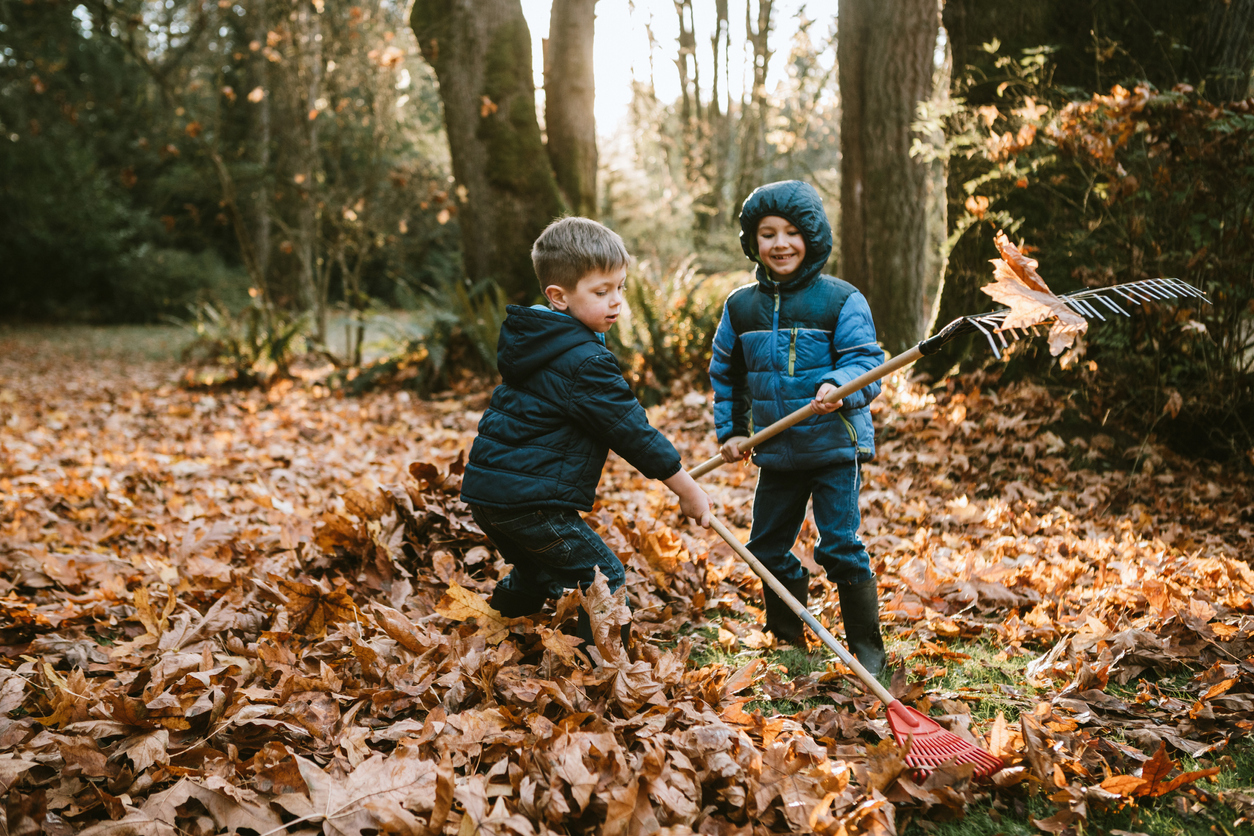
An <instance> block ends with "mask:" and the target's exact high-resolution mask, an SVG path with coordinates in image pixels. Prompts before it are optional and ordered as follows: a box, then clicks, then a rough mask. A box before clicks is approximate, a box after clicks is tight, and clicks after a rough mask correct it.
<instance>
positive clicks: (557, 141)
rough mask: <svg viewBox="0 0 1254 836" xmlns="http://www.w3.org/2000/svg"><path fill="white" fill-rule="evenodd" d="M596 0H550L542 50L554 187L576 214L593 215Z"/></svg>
mask: <svg viewBox="0 0 1254 836" xmlns="http://www.w3.org/2000/svg"><path fill="white" fill-rule="evenodd" d="M595 7H596V0H553V9H552V13H551V15H550V18H549V39H548V44H547V48H546V49H545V54H544V129H545V133H546V134H547V138H548V142H547V147H548V151H549V161H550V163H551V164H552V166H553V174H554V176H555V177H556V178H557V185H558V187H559V188H560V189H561V190H562V194H563V195H564V196H565V198H566V203H567V205H568V206H570V210H571V211H572V212H574V213H575V214H576V215H583V216H584V217H596V214H597V126H596V117H595V115H594V111H593V105H594V104H595V98H596V95H595V94H596V87H595V84H594V83H593V74H592V70H593V65H592V41H593V35H594V32H595V22H596V12H595Z"/></svg>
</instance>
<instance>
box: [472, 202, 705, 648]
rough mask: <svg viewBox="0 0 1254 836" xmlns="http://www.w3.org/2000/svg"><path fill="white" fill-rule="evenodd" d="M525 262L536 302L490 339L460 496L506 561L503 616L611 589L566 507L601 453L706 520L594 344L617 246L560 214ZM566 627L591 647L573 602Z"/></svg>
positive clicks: (701, 500)
mask: <svg viewBox="0 0 1254 836" xmlns="http://www.w3.org/2000/svg"><path fill="white" fill-rule="evenodd" d="M531 260H532V263H533V264H534V266H535V270H536V276H537V277H538V278H539V280H540V287H541V288H542V289H543V291H544V295H545V297H546V298H547V300H548V304H547V306H546V305H534V306H532V307H530V308H527V307H521V306H518V305H510V306H509V307H508V308H507V309H506V313H507V315H506V318H505V323H504V324H503V325H502V326H501V336H500V341H499V343H498V346H497V367H498V368H499V369H500V372H501V378H502V381H503V382H502V383H501V385H500V386H498V387H496V389H495V391H493V393H492V400H491V402H490V404H489V405H488V409H487V411H485V412H484V414H483V418H482V419H481V420H480V421H479V434H478V436H477V437H476V438H475V441H474V444H473V445H472V446H471V448H470V461H469V462H468V463H467V465H466V472H465V474H464V476H463V480H462V492H461V496H462V500H463V501H465V502H466V503H467V504H468V505H469V506H470V511H471V514H472V515H473V516H474V519H475V522H476V523H478V525H479V527H480V528H481V529H483V532H484V534H486V535H487V536H488V537H489V538H490V539H491V540H492V542H493V544H494V545H495V546H496V547H497V549H498V550H499V551H500V552H501V556H502V557H503V558H504V559H505V560H506V562H508V563H510V564H512V565H513V567H514V568H513V571H511V572H510V574H509V575H508V576H506V577H505V578H504V579H503V580H502V581H500V582H499V583H498V584H497V586H496V589H494V590H493V592H492V598H491V604H492V607H493V608H494V609H496V610H498V611H499V612H500V613H501V614H502V615H504V616H506V617H509V618H517V617H521V616H525V615H531V614H533V613H536V612H538V611H539V610H540V609H542V608H543V607H544V604H545V602H546V601H547V600H548V599H549V598H556V597H560V596H561V595H562V594H563V592H565V591H566V590H567V589H570V588H572V587H575V586H578V587H580V588H583V589H586V588H587V587H588V585H589V584H591V583H592V581H593V579H594V577H595V572H596V569H597V568H599V569H600V570H601V573H602V574H603V575H605V578H606V580H607V581H608V582H609V587H610V590H611V591H615V590H617V589H618V588H619V587H621V586H622V585H623V582H624V580H625V577H624V572H623V565H622V563H621V562H620V561H619V559H618V557H617V556H616V555H615V554H614V552H612V551H611V550H610V549H609V547H608V546H606V545H605V543H604V541H602V540H601V538H600V537H598V536H597V534H596V532H594V531H593V530H592V529H591V528H590V527H589V526H588V524H587V523H586V522H584V520H583V518H582V517H581V516H580V515H579V512H580V511H590V510H592V504H593V502H594V501H595V500H596V489H597V483H598V482H599V481H600V478H601V470H602V468H603V467H604V466H605V459H606V455H607V451H608V450H609V449H613V450H614V451H615V452H616V453H618V454H619V455H620V456H622V457H623V458H624V459H626V460H627V461H628V462H629V463H631V464H632V465H633V466H634V467H635V468H637V469H638V470H639V471H640V472H641V473H643V474H644V475H645V476H647V477H649V478H651V479H660V480H662V481H663V483H665V485H666V486H667V487H668V488H670V489H671V490H672V491H673V492H674V493H675V494H676V495H677V496H678V497H679V507H680V510H681V511H682V512H683V513H684V514H685V515H686V516H688V517H691V518H692V519H694V520H696V521H697V522H698V524H700V525H702V526H708V525H709V522H710V503H709V497H707V496H706V494H705V491H703V490H701V488H700V487H698V486H697V484H696V482H695V481H694V480H693V479H692V477H691V476H689V475H688V473H687V471H685V470H684V469H683V465H682V463H681V461H680V458H679V453H678V452H677V451H676V450H675V447H674V445H672V444H671V443H670V442H669V441H667V440H666V438H665V437H664V436H663V435H662V434H661V433H659V432H658V431H657V430H655V429H654V428H653V427H652V426H650V425H649V420H648V417H647V416H646V415H645V411H644V407H642V406H641V405H640V402H639V401H637V400H636V398H635V396H634V395H633V394H632V393H631V389H630V388H629V387H628V386H627V381H626V380H624V379H623V375H622V372H621V371H620V370H619V367H618V361H617V360H615V358H614V355H613V354H612V353H610V351H609V349H607V348H606V347H605V332H606V331H608V330H609V329H610V328H612V327H613V326H614V322H615V321H616V320H617V319H618V316H619V313H620V312H621V311H622V308H623V305H624V298H623V288H624V285H625V283H626V280H627V264H628V261H629V260H630V257H629V256H628V254H627V249H626V247H625V246H624V245H623V240H622V239H621V238H620V237H619V236H618V234H617V233H615V232H613V231H611V230H609V229H607V228H606V227H604V226H602V225H601V224H599V223H597V222H596V221H593V220H589V219H587V218H575V217H572V218H563V219H561V220H558V221H555V222H553V223H552V224H550V225H549V226H548V228H546V229H545V230H544V232H543V233H541V235H540V237H539V238H538V239H536V242H535V245H534V246H533V247H532V250H531ZM578 630H579V635H580V637H581V638H583V639H584V640H585V641H586V642H589V643H590V642H591V640H592V633H591V627H590V623H589V621H588V617H587V614H586V613H584V612H583V611H582V610H581V611H580V613H579V628H578Z"/></svg>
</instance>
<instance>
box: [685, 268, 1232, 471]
mask: <svg viewBox="0 0 1254 836" xmlns="http://www.w3.org/2000/svg"><path fill="white" fill-rule="evenodd" d="M1046 292H1048V291H1046ZM1051 296H1052V294H1051ZM1053 298H1054V299H1056V300H1058V301H1059V302H1061V303H1062V304H1063V305H1065V306H1066V310H1068V311H1070V312H1072V313H1074V314H1075V315H1077V316H1078V317H1080V318H1082V319H1083V320H1084V321H1087V320H1089V319H1091V318H1094V317H1095V318H1097V319H1099V320H1101V321H1102V322H1105V321H1106V316H1105V314H1111V315H1112V316H1113V315H1116V314H1118V315H1122V316H1131V314H1130V313H1128V311H1127V310H1125V309H1124V305H1128V306H1131V305H1140V304H1142V303H1143V302H1158V301H1162V300H1168V299H1180V298H1193V299H1200V300H1201V301H1203V302H1205V303H1207V304H1210V300H1209V299H1207V298H1206V294H1204V293H1202V291H1200V290H1198V289H1197V288H1195V287H1193V285H1191V284H1188V283H1187V282H1182V281H1180V280H1179V279H1143V280H1141V281H1137V282H1128V283H1126V284H1117V285H1112V286H1111V287H1102V288H1094V289H1090V290H1080V291H1077V292H1075V293H1068V294H1066V295H1065V296H1053ZM1099 305H1100V307H1099ZM1103 311H1104V312H1105V313H1103ZM1008 320H1009V321H1010V322H1011V323H1015V322H1018V321H1019V319H1018V318H1016V317H1014V316H1013V312H1012V310H1011V309H1010V308H1000V309H998V310H995V311H990V312H988V313H982V314H976V315H974V316H962V317H959V318H958V319H955V320H954V321H953V322H951V323H949V324H948V325H946V326H945V327H944V328H942V329H941V330H940V331H938V332H937V333H936V334H934V335H933V336H931V337H928V338H927V339H926V340H923V341H922V342H920V343H919V344H918V345H916V346H915V347H914V348H911V349H909V350H907V351H903V352H902V353H901V354H898V355H897V356H896V357H893V358H891V359H890V360H888V361H887V362H885V363H883V364H881V365H879V366H876V367H875V368H873V369H871V370H870V371H869V372H866V373H865V374H863V375H861V376H860V377H856V378H854V379H853V380H851V381H849V382H848V383H846V384H845V385H844V386H841V387H840V388H838V389H837V390H836V391H835V392H832V393H830V394H829V395H828V396H827V397H826V398H825V399H824V400H825V401H826V402H827V403H835V402H836V401H839V400H842V399H843V398H846V397H848V396H849V395H852V394H853V393H854V392H857V391H858V390H859V389H862V388H863V387H865V386H869V385H871V384H872V383H874V382H875V381H877V380H879V379H880V378H883V377H887V376H888V375H890V374H892V373H893V372H895V371H897V370H898V369H904V368H905V367H906V366H909V365H911V364H912V363H914V362H915V361H916V360H918V359H919V358H920V357H926V356H928V355H932V354H936V353H937V352H939V351H940V350H941V347H942V346H944V345H945V344H946V343H948V342H950V341H951V340H953V339H954V338H956V337H959V336H962V335H964V334H970V333H974V332H979V333H980V334H983V335H984V337H985V339H987V340H988V345H989V348H991V349H992V350H993V354H994V355H996V357H997V358H998V359H1001V356H1002V350H1004V349H1006V348H1008V347H1009V345H1010V343H1012V342H1015V341H1017V340H1020V339H1023V338H1025V337H1027V336H1040V335H1041V334H1040V328H1041V326H1042V325H1044V323H1043V322H1037V323H1034V324H1030V325H1024V326H1022V327H1015V326H1014V325H1013V324H1012V325H1011V327H1006V323H1007V321H1008ZM813 414H814V409H813V408H812V407H811V406H810V405H809V404H806V405H805V406H803V407H801V408H800V409H798V410H796V411H795V412H792V413H790V414H788V415H785V416H784V417H783V418H781V419H779V420H778V421H776V422H775V423H774V424H771V425H770V426H768V427H765V428H764V429H761V430H758V431H757V432H756V433H754V434H753V435H751V436H749V438H747V439H746V440H745V441H743V442H741V444H740V449H741V451H742V452H747V451H749V450H751V449H753V448H754V447H756V446H758V445H759V444H761V443H762V442H763V441H766V440H767V439H770V438H774V437H775V436H777V435H779V434H780V433H782V432H783V431H784V430H786V429H788V428H789V427H791V426H794V425H795V424H799V423H801V422H802V421H804V420H805V419H807V418H809V417H810V416H811V415H813ZM722 464H724V462H723V457H722V456H717V455H716V456H713V457H711V458H710V459H708V460H707V461H704V462H702V463H701V464H699V465H697V466H696V467H693V468H690V469H689V470H688V473H689V474H690V475H691V476H692V478H694V479H699V478H701V477H702V476H704V475H705V474H707V473H709V472H710V471H711V470H714V469H715V468H717V467H719V466H720V465H722Z"/></svg>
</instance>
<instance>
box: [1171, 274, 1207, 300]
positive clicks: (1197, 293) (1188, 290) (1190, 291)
mask: <svg viewBox="0 0 1254 836" xmlns="http://www.w3.org/2000/svg"><path fill="white" fill-rule="evenodd" d="M1170 281H1171V282H1172V284H1174V285H1177V286H1179V288H1180V289H1181V290H1182V291H1183V292H1184V293H1185V295H1187V296H1192V297H1194V298H1197V299H1201V300H1202V301H1203V302H1206V303H1207V304H1209V303H1210V299H1207V298H1206V294H1205V293H1203V292H1202V291H1201V290H1199V289H1197V288H1196V287H1194V286H1193V285H1191V284H1189V283H1188V282H1182V281H1180V280H1179V279H1170Z"/></svg>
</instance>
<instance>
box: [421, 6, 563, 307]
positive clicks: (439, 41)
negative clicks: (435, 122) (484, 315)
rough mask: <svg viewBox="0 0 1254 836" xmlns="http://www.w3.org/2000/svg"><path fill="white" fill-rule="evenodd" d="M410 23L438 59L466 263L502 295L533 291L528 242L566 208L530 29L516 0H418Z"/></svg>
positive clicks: (528, 295) (530, 295)
mask: <svg viewBox="0 0 1254 836" xmlns="http://www.w3.org/2000/svg"><path fill="white" fill-rule="evenodd" d="M410 26H411V27H412V28H413V30H414V34H415V35H417V37H418V43H419V46H420V47H421V48H422V54H423V57H424V58H426V60H427V62H428V63H430V64H431V66H432V67H433V68H434V69H435V73H436V78H437V80H438V81H439V84H440V99H441V101H442V102H443V104H444V124H445V127H446V129H447V131H448V139H449V147H450V151H451V153H452V162H453V176H454V177H455V178H456V180H457V182H458V184H459V185H460V186H462V187H464V188H465V194H466V200H465V202H464V203H462V204H461V206H460V209H459V212H458V222H459V224H460V226H461V233H462V248H463V256H464V258H465V263H466V273H467V275H468V276H469V277H470V279H471V280H472V281H474V282H479V281H482V280H484V279H489V280H492V281H495V282H496V283H497V284H498V285H499V286H500V287H501V289H502V290H504V292H505V295H506V297H507V298H508V299H509V300H510V301H514V302H526V301H529V300H531V299H534V298H536V297H537V296H538V295H539V287H538V286H537V283H536V278H535V272H534V270H533V268H532V266H531V244H532V242H533V241H534V240H535V239H536V237H537V236H538V235H539V234H540V232H541V231H542V230H543V229H544V227H545V226H547V225H548V223H549V222H550V221H552V220H553V219H554V218H556V217H557V216H558V215H560V214H561V213H562V211H563V209H564V204H563V201H562V198H561V193H560V191H559V190H558V187H557V181H556V180H555V179H554V177H553V171H552V169H551V168H550V167H549V159H548V155H547V154H546V153H545V150H544V143H543V141H542V140H541V138H540V126H539V124H538V123H537V121H536V108H535V85H534V83H533V81H532V76H531V35H530V32H529V30H528V29H527V22H526V20H525V19H524V18H523V13H522V5H521V4H520V3H519V0H415V2H414V6H413V9H412V11H411V12H410Z"/></svg>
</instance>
